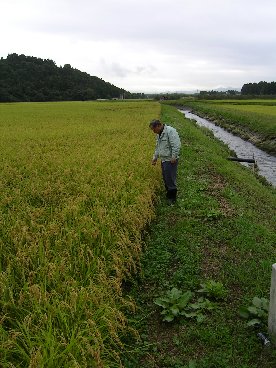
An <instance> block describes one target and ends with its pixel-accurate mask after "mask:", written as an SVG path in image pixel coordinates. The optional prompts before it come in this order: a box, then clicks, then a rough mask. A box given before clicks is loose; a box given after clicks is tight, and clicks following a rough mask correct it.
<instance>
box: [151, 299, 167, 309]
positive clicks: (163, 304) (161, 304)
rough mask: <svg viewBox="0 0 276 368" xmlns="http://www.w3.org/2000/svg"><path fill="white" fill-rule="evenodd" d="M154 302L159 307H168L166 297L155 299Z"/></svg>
mask: <svg viewBox="0 0 276 368" xmlns="http://www.w3.org/2000/svg"><path fill="white" fill-rule="evenodd" d="M154 304H156V305H158V306H159V307H163V308H166V307H167V306H168V302H167V301H166V300H164V298H157V299H155V301H154Z"/></svg>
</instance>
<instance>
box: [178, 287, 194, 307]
mask: <svg viewBox="0 0 276 368" xmlns="http://www.w3.org/2000/svg"><path fill="white" fill-rule="evenodd" d="M193 295H194V293H192V292H191V291H186V293H184V294H183V295H182V296H181V298H180V299H179V301H178V306H179V308H180V309H183V308H184V307H186V305H187V304H188V302H189V301H190V300H191V299H192V297H193Z"/></svg>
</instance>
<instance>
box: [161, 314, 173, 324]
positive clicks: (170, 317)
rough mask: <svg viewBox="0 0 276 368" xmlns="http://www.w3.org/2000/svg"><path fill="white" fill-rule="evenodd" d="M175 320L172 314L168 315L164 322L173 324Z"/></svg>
mask: <svg viewBox="0 0 276 368" xmlns="http://www.w3.org/2000/svg"><path fill="white" fill-rule="evenodd" d="M173 320H174V316H173V315H171V314H168V315H167V316H166V317H164V318H163V321H165V322H172V321H173Z"/></svg>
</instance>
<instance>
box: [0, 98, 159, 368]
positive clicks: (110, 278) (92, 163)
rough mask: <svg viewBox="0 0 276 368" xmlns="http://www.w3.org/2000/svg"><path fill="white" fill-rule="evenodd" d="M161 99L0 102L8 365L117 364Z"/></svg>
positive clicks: (149, 213)
mask: <svg viewBox="0 0 276 368" xmlns="http://www.w3.org/2000/svg"><path fill="white" fill-rule="evenodd" d="M159 113H160V108H159V104H157V103H155V102H66V103H16V104H1V105H0V134H1V137H2V139H1V141H0V153H1V155H0V156H1V158H0V162H1V172H0V193H1V195H0V232H1V236H0V247H1V249H0V257H1V262H0V272H1V273H0V293H1V302H0V308H1V317H0V321H1V324H0V365H1V366H3V367H13V366H14V367H36V368H37V367H47V368H51V367H53V368H54V367H55V368H57V367H68V368H69V367H82V368H83V367H97V368H100V367H120V366H122V364H121V362H120V359H119V355H118V352H119V350H120V347H121V339H120V336H121V335H122V334H123V333H125V331H126V329H127V323H126V318H125V315H124V313H125V310H126V309H128V308H132V307H133V305H132V303H131V301H129V300H125V299H124V298H123V296H122V289H121V285H122V280H123V279H124V278H125V277H127V275H128V274H129V273H130V272H133V271H135V269H136V266H137V263H138V261H139V254H140V252H141V244H142V241H141V232H142V230H143V229H144V228H145V226H146V225H147V224H148V223H149V222H150V221H151V219H152V218H153V216H154V199H155V195H156V190H157V189H158V188H159V187H160V173H159V170H158V168H157V169H156V168H153V167H151V165H150V160H151V154H152V150H153V145H154V140H153V137H152V134H151V133H150V132H149V129H148V121H149V120H151V119H152V118H154V117H156V116H158V115H159Z"/></svg>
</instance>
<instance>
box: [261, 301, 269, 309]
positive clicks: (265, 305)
mask: <svg viewBox="0 0 276 368" xmlns="http://www.w3.org/2000/svg"><path fill="white" fill-rule="evenodd" d="M261 301H262V308H263V309H264V310H265V311H266V312H268V311H269V300H268V299H265V298H261Z"/></svg>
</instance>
